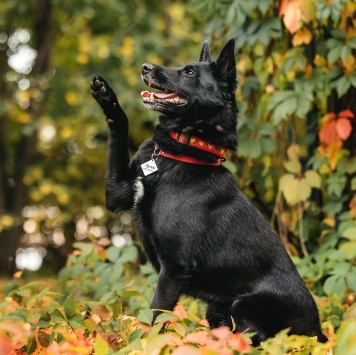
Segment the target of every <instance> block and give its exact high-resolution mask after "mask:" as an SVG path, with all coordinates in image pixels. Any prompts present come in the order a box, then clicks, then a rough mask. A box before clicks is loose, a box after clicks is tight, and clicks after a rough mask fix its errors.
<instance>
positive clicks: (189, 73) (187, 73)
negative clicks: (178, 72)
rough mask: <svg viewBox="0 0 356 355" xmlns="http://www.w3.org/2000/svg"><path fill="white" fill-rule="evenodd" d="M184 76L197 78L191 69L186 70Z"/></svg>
mask: <svg viewBox="0 0 356 355" xmlns="http://www.w3.org/2000/svg"><path fill="white" fill-rule="evenodd" d="M184 74H185V75H187V76H195V73H194V70H193V69H191V68H187V69H185V70H184Z"/></svg>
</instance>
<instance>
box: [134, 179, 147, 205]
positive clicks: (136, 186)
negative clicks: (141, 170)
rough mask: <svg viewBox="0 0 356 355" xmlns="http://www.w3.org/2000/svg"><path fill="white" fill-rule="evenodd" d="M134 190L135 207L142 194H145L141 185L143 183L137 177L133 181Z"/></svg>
mask: <svg viewBox="0 0 356 355" xmlns="http://www.w3.org/2000/svg"><path fill="white" fill-rule="evenodd" d="M134 190H135V195H134V207H136V205H137V204H138V203H139V202H140V201H141V199H142V197H143V195H144V194H145V188H144V186H143V183H142V182H141V178H138V179H137V180H136V181H135V184H134Z"/></svg>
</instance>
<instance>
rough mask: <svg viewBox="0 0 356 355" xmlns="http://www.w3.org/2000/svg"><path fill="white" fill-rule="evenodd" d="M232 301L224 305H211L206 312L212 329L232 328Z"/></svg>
mask: <svg viewBox="0 0 356 355" xmlns="http://www.w3.org/2000/svg"><path fill="white" fill-rule="evenodd" d="M231 303H232V302H231V301H229V302H224V303H209V304H208V308H207V310H206V319H207V321H208V322H209V327H210V328H211V329H214V328H219V327H222V326H228V327H229V328H230V329H231V328H232V320H231V316H230V309H231Z"/></svg>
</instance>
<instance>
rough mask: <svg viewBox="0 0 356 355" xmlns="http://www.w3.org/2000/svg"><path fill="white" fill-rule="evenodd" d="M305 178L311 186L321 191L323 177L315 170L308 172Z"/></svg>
mask: <svg viewBox="0 0 356 355" xmlns="http://www.w3.org/2000/svg"><path fill="white" fill-rule="evenodd" d="M304 175H305V178H306V179H307V181H308V184H309V186H311V187H314V188H317V189H320V187H321V177H320V175H319V174H318V173H317V172H316V171H314V170H307V171H306V172H305V173H304Z"/></svg>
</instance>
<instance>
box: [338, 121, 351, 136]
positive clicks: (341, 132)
mask: <svg viewBox="0 0 356 355" xmlns="http://www.w3.org/2000/svg"><path fill="white" fill-rule="evenodd" d="M335 128H336V132H337V134H338V136H339V137H340V138H341V139H342V140H346V139H347V138H349V136H350V134H351V131H352V126H351V122H350V121H349V120H348V119H347V118H339V119H338V120H337V121H336V127H335Z"/></svg>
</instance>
